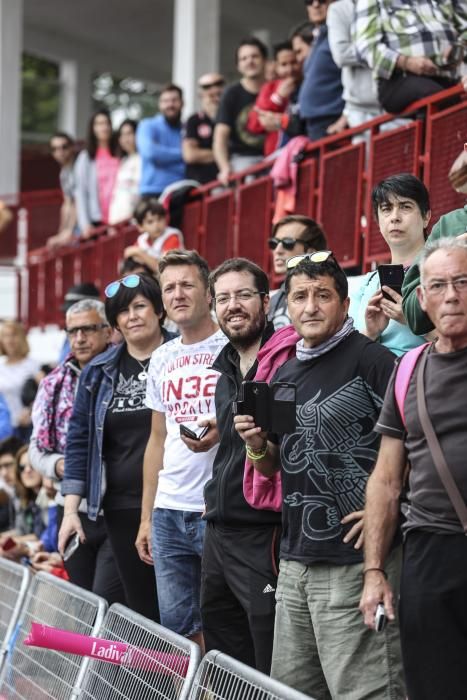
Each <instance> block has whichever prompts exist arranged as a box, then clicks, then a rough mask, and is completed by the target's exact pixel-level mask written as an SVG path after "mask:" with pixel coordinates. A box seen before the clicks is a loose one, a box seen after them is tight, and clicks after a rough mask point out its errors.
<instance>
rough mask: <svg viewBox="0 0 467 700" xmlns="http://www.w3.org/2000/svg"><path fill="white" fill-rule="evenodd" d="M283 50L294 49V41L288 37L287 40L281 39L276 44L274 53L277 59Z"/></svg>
mask: <svg viewBox="0 0 467 700" xmlns="http://www.w3.org/2000/svg"><path fill="white" fill-rule="evenodd" d="M281 51H293V46H292V42H291V41H289V40H288V39H286V40H285V41H280V42H279V43H278V44H274V46H273V47H272V53H273V56H274V58H275V59H276V60H277V57H278V55H279V54H280V52H281Z"/></svg>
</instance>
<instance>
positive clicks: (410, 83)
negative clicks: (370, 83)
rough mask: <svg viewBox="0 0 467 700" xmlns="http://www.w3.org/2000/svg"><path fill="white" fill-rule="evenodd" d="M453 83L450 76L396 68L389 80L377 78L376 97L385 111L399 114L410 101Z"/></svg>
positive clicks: (443, 88)
mask: <svg viewBox="0 0 467 700" xmlns="http://www.w3.org/2000/svg"><path fill="white" fill-rule="evenodd" d="M453 85H456V81H455V80H451V79H450V78H441V77H438V76H431V77H428V76H426V75H415V74H414V73H403V72H402V71H400V70H397V69H396V70H395V71H394V73H393V75H392V76H391V77H390V78H389V80H385V79H383V78H379V80H378V99H379V102H380V104H381V106H382V107H383V109H385V110H386V112H391V113H392V114H399V112H402V111H403V110H404V109H405V108H406V107H408V106H409V105H410V104H412V102H415V101H416V100H422V99H423V98H424V97H430V95H435V94H436V93H437V92H441V91H442V90H446V88H449V87H452V86H453Z"/></svg>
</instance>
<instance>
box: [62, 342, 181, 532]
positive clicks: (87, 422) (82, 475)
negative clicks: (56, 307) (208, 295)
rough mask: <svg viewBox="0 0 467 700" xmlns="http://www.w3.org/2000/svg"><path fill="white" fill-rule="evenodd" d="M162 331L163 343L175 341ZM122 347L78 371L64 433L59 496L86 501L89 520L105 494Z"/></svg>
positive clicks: (95, 516) (95, 515)
mask: <svg viewBox="0 0 467 700" xmlns="http://www.w3.org/2000/svg"><path fill="white" fill-rule="evenodd" d="M162 332H163V335H164V342H166V341H167V340H171V339H172V338H175V335H174V334H173V333H168V332H167V331H165V330H163V331H162ZM124 347H125V345H124V344H123V343H121V344H120V345H117V346H115V347H111V348H109V349H108V350H106V351H105V352H103V353H101V354H100V355H97V357H95V358H94V359H93V360H91V362H90V363H89V364H88V365H86V367H85V368H84V369H83V371H82V372H81V376H80V380H79V384H78V391H77V394H76V399H75V404H74V407H73V414H72V416H71V420H70V425H69V428H68V433H67V440H66V449H65V475H64V478H63V481H62V484H61V488H62V494H63V495H64V496H66V495H67V494H76V495H78V496H82V497H83V498H86V500H87V505H88V518H89V519H90V520H96V518H97V515H98V513H99V511H100V509H101V505H102V499H103V497H104V494H105V488H106V473H105V464H104V461H103V459H102V446H103V441H104V422H105V415H106V412H107V407H108V406H109V404H110V403H111V401H112V395H113V389H114V383H115V384H116V382H117V380H118V364H119V360H120V355H121V354H122V351H123V349H124Z"/></svg>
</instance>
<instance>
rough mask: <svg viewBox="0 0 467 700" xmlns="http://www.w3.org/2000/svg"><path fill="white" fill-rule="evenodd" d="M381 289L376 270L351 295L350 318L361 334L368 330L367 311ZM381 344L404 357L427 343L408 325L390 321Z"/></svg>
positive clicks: (380, 338) (381, 337) (381, 338)
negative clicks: (371, 300) (373, 297)
mask: <svg viewBox="0 0 467 700" xmlns="http://www.w3.org/2000/svg"><path fill="white" fill-rule="evenodd" d="M379 289H380V285H379V277H378V272H377V270H375V271H374V272H369V273H368V274H367V275H365V277H364V278H363V280H362V283H361V285H360V286H359V287H358V289H357V290H356V291H355V292H354V293H351V294H350V307H349V316H351V317H352V318H353V320H354V322H355V328H356V329H357V330H358V331H360V332H363V331H364V330H365V328H366V324H365V311H366V307H367V306H368V302H369V300H370V298H371V297H372V296H373V295H374V294H376V292H377V291H379ZM379 342H380V343H381V344H382V345H384V346H385V347H387V348H388V350H391V352H393V353H394V354H395V355H403V354H404V353H405V352H407V350H411V349H412V348H415V347H417V345H422V343H426V340H425V338H424V337H423V336H421V335H414V333H412V331H411V330H410V328H409V327H408V326H407V325H405V324H403V323H399V321H393V320H392V319H390V320H389V323H388V325H387V326H386V328H385V330H384V331H383V332H382V333H381V335H380V337H379Z"/></svg>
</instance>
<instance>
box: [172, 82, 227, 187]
mask: <svg viewBox="0 0 467 700" xmlns="http://www.w3.org/2000/svg"><path fill="white" fill-rule="evenodd" d="M224 86H225V79H224V78H223V76H222V75H221V74H220V73H206V74H205V75H202V76H201V78H200V79H199V81H198V88H199V95H200V98H201V110H200V111H199V112H196V113H195V114H192V115H191V117H189V118H188V121H187V123H186V125H185V128H184V132H183V141H182V153H183V160H184V161H185V163H186V171H185V175H186V177H187V178H189V179H191V180H197V181H198V182H199V183H201V184H202V185H204V184H206V182H211V180H215V179H216V177H217V170H218V168H217V165H216V161H215V160H214V153H213V150H212V138H213V133H214V126H215V119H216V115H217V110H218V108H219V103H220V100H221V95H222V92H223V90H224Z"/></svg>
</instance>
